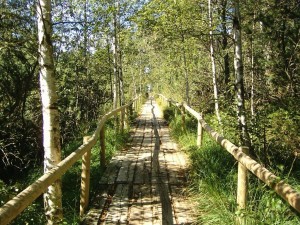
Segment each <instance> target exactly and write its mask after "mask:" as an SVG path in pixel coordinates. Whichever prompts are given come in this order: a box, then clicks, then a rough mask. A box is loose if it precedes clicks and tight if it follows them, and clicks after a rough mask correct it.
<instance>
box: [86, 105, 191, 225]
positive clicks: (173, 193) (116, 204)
mask: <svg viewBox="0 0 300 225" xmlns="http://www.w3.org/2000/svg"><path fill="white" fill-rule="evenodd" d="M187 162H188V160H187V157H186V155H185V154H184V153H182V152H180V151H179V150H178V149H177V146H176V144H175V143H174V142H172V141H171V139H170V136H169V129H168V127H167V126H166V124H165V122H164V120H163V119H162V113H161V111H160V110H159V108H158V106H157V105H156V103H155V102H154V101H152V100H148V101H147V102H146V103H145V104H144V106H143V109H142V113H141V115H140V117H139V118H138V119H137V121H136V127H135V129H134V130H133V131H132V135H131V143H130V144H129V146H128V148H126V149H124V150H122V151H120V152H119V153H118V155H116V156H114V157H113V158H112V160H111V162H110V164H109V165H108V166H107V169H106V172H105V175H104V176H103V177H102V178H101V180H100V183H99V190H101V191H100V193H99V195H98V196H97V198H96V200H95V201H94V202H93V205H92V209H91V210H90V211H89V212H88V214H87V216H86V218H85V220H84V221H83V224H95V225H99V224H137V225H139V224H145V225H150V224H151V225H152V224H163V225H167V224H178V225H179V224H193V223H195V217H194V213H193V212H194V211H193V208H194V207H193V203H192V202H191V201H190V200H189V198H188V197H187V192H186V180H187V179H186V175H187Z"/></svg>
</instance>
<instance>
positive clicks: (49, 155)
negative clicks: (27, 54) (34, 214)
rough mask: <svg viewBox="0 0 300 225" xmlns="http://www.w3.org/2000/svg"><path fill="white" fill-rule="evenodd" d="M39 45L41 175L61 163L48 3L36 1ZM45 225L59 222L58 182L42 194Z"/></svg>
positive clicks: (46, 1) (41, 0) (48, 1)
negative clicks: (41, 127)
mask: <svg viewBox="0 0 300 225" xmlns="http://www.w3.org/2000/svg"><path fill="white" fill-rule="evenodd" d="M37 19H38V44H39V65H40V89H41V99H42V110H43V112H42V114H43V146H44V172H45V173H46V172H47V171H49V170H51V169H52V168H53V167H55V166H56V165H57V164H58V163H59V162H60V161H61V146H60V128H59V112H58V106H57V100H58V97H57V93H56V86H55V67H54V61H53V46H52V41H51V34H52V26H51V1H50V0H39V1H37ZM44 206H45V213H46V218H47V224H49V225H50V224H58V223H59V222H61V220H62V194H61V181H60V180H58V181H56V182H55V183H53V184H52V185H51V186H49V187H48V189H47V191H46V193H45V194H44Z"/></svg>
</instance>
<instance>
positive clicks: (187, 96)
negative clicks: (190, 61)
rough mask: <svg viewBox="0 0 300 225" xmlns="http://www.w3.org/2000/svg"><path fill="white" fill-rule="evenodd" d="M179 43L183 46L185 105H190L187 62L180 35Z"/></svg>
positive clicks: (182, 38)
mask: <svg viewBox="0 0 300 225" xmlns="http://www.w3.org/2000/svg"><path fill="white" fill-rule="evenodd" d="M181 43H182V45H183V47H182V53H183V69H184V79H185V101H186V103H187V105H190V95H189V93H190V84H189V72H188V68H187V60H186V53H185V47H184V45H185V38H184V35H183V34H182V35H181Z"/></svg>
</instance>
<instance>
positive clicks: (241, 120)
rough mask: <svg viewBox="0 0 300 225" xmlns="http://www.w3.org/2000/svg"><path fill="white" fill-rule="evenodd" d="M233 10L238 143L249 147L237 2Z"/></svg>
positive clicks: (234, 3) (234, 2)
mask: <svg viewBox="0 0 300 225" xmlns="http://www.w3.org/2000/svg"><path fill="white" fill-rule="evenodd" d="M233 10H234V15H233V39H234V70H235V88H236V93H237V115H238V124H239V131H240V142H241V145H249V141H250V140H249V134H248V131H247V124H246V115H245V97H244V95H245V90H244V72H243V57H242V38H241V23H240V10H239V0H235V1H233Z"/></svg>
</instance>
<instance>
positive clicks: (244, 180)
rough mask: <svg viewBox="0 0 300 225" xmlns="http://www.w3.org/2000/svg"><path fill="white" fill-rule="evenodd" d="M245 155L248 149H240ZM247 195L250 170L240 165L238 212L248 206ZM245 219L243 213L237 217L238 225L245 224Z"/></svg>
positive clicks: (243, 147)
mask: <svg viewBox="0 0 300 225" xmlns="http://www.w3.org/2000/svg"><path fill="white" fill-rule="evenodd" d="M239 150H241V151H242V152H243V153H245V154H248V153H249V149H248V147H245V146H242V147H239ZM247 195H248V170H247V168H246V167H245V166H244V165H243V164H241V163H239V164H238V185H237V204H238V210H244V209H246V206H247ZM245 222H246V221H245V217H244V215H241V213H240V214H239V215H238V217H237V223H238V224H241V225H242V224H245Z"/></svg>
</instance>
